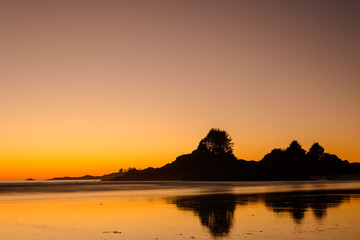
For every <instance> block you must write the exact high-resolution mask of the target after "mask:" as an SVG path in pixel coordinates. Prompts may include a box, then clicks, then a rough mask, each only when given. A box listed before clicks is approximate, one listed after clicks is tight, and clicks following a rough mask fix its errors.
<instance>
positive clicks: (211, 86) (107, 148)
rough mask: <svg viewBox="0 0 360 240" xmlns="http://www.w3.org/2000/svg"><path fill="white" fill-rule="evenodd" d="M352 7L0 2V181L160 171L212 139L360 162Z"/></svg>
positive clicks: (358, 18)
mask: <svg viewBox="0 0 360 240" xmlns="http://www.w3.org/2000/svg"><path fill="white" fill-rule="evenodd" d="M359 12H360V2H359V1H340V0H339V1H331V0H324V1H320V0H319V1H270V0H264V1H253V0H252V1H229V0H228V1H220V0H219V1H210V0H206V1H196V0H194V1H186V0H178V1H169V0H167V1H149V0H143V1H137V0H128V1H120V0H119V1H115V0H114V1H110V0H98V1H92V0H84V1H78V0H72V1H66V0H57V1H52V0H43V1H37V0H32V1H29V0H22V1H18V0H0V161H1V168H0V178H1V179H21V178H27V177H32V178H50V177H54V176H66V175H70V176H80V175H84V174H92V175H102V174H105V173H110V172H115V171H118V170H119V169H120V168H127V167H137V168H145V167H149V166H153V167H159V166H162V165H164V164H166V163H168V162H171V161H173V160H175V158H176V156H178V155H180V154H184V153H190V152H191V151H192V150H194V149H195V148H196V147H197V144H198V142H199V141H200V140H201V138H203V137H204V136H205V135H206V134H207V132H208V130H209V129H210V128H211V127H217V128H221V129H225V130H226V131H228V132H229V134H230V135H231V136H232V138H233V140H234V143H235V146H234V148H235V151H234V153H235V155H236V156H237V157H238V158H242V159H248V160H260V159H261V158H262V157H263V156H264V154H266V153H268V152H269V151H270V150H271V149H273V148H275V147H281V148H284V147H286V146H288V144H289V143H290V141H291V140H293V139H296V140H298V141H299V142H300V143H301V144H302V145H303V147H304V148H306V149H308V148H309V147H310V146H311V145H312V144H313V143H314V142H320V144H321V145H323V146H324V148H325V151H327V152H331V153H335V154H337V155H338V156H339V157H340V158H342V159H347V160H349V161H351V162H352V161H360V140H359V137H360V124H359V123H360V94H359V93H360V27H359V23H360V14H359Z"/></svg>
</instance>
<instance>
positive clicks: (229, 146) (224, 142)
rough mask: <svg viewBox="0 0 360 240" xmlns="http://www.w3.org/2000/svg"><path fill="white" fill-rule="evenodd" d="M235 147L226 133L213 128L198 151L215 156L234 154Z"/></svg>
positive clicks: (200, 144)
mask: <svg viewBox="0 0 360 240" xmlns="http://www.w3.org/2000/svg"><path fill="white" fill-rule="evenodd" d="M233 146H234V143H233V142H232V139H231V137H230V135H229V134H228V133H227V132H226V131H224V130H220V129H219V128H212V129H210V131H209V133H208V134H207V135H206V137H205V138H203V139H202V140H201V141H200V143H199V146H198V150H200V151H210V152H211V153H214V154H222V153H232V151H233Z"/></svg>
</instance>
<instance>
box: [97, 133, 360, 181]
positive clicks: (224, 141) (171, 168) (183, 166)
mask: <svg viewBox="0 0 360 240" xmlns="http://www.w3.org/2000/svg"><path fill="white" fill-rule="evenodd" d="M233 145H234V144H233V142H232V139H231V137H230V135H229V134H228V133H227V132H226V131H224V130H220V129H216V128H213V129H211V130H210V131H209V133H208V134H207V135H206V137H205V138H203V139H202V140H201V141H200V142H199V145H198V147H197V149H195V150H194V151H193V152H192V153H190V154H185V155H181V156H179V157H177V158H176V160H175V161H173V162H172V163H169V164H166V165H165V166H163V167H160V168H151V167H150V168H146V169H144V170H137V169H135V168H133V169H130V170H128V171H126V172H122V171H121V172H119V173H112V174H109V175H105V176H104V177H103V178H102V180H103V181H132V180H136V181H137V180H188V181H251V180H312V179H354V178H358V179H359V176H360V163H349V162H348V161H346V160H341V159H340V158H338V157H337V156H336V155H334V154H330V153H326V152H325V151H324V148H323V147H322V146H321V145H320V144H319V143H314V144H313V145H312V146H311V148H310V149H309V150H308V151H306V150H304V149H303V148H302V146H301V145H300V144H299V143H298V142H297V141H292V142H291V143H290V145H289V146H288V147H287V148H285V149H280V148H276V149H273V150H272V151H271V152H270V153H268V154H266V155H265V156H264V157H263V159H262V160H260V161H246V160H242V159H237V158H236V157H235V156H234V154H233Z"/></svg>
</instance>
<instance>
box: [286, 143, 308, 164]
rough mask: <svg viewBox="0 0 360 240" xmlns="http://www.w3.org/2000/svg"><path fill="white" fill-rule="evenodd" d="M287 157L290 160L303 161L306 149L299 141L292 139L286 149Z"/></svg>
mask: <svg viewBox="0 0 360 240" xmlns="http://www.w3.org/2000/svg"><path fill="white" fill-rule="evenodd" d="M285 153H286V155H287V156H286V157H287V159H288V160H290V161H301V160H304V158H305V153H306V151H305V150H304V149H303V148H302V147H301V145H300V144H299V143H298V142H297V141H295V140H294V141H292V142H291V143H290V145H289V147H288V148H287V149H286V150H285Z"/></svg>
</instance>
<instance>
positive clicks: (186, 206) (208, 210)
mask: <svg viewBox="0 0 360 240" xmlns="http://www.w3.org/2000/svg"><path fill="white" fill-rule="evenodd" d="M236 198H237V196H235V195H215V196H197V197H188V198H178V199H176V200H174V202H173V203H174V204H176V206H177V207H178V208H179V209H182V210H190V211H193V212H194V213H195V214H196V215H197V216H199V218H200V221H201V224H202V225H203V226H205V227H208V228H209V230H210V233H211V235H212V236H214V237H220V236H225V235H227V234H228V233H229V231H230V228H231V227H232V225H233V219H234V212H235V206H236Z"/></svg>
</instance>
